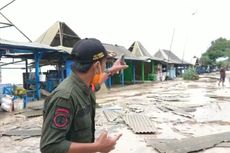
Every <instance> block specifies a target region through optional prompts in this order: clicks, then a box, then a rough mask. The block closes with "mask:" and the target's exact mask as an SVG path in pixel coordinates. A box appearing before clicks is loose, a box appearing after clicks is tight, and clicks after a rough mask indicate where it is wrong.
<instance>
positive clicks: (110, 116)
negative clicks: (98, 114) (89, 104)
mask: <svg viewBox="0 0 230 153" xmlns="http://www.w3.org/2000/svg"><path fill="white" fill-rule="evenodd" d="M103 113H104V115H105V117H106V119H107V120H108V121H109V122H112V121H115V120H116V119H117V118H118V117H119V115H120V113H119V112H117V111H115V110H103Z"/></svg>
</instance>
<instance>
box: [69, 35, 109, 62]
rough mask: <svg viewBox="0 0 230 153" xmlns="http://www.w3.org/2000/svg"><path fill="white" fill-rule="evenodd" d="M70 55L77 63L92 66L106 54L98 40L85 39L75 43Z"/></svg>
mask: <svg viewBox="0 0 230 153" xmlns="http://www.w3.org/2000/svg"><path fill="white" fill-rule="evenodd" d="M71 54H72V55H74V58H75V60H76V62H77V63H81V64H92V63H93V62H96V61H100V60H101V59H103V58H105V57H107V55H108V52H107V51H106V49H105V47H104V46H103V45H102V43H101V42H100V41H99V40H97V39H95V38H86V39H81V40H79V41H77V42H76V43H75V45H74V47H73V49H72V52H71Z"/></svg>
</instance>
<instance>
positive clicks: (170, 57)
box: [154, 49, 185, 64]
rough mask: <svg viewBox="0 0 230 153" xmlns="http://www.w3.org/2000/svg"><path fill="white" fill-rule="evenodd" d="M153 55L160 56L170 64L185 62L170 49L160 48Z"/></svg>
mask: <svg viewBox="0 0 230 153" xmlns="http://www.w3.org/2000/svg"><path fill="white" fill-rule="evenodd" d="M154 56H155V57H157V58H160V59H161V60H163V61H165V62H166V63H171V64H185V62H183V61H182V60H181V59H180V58H179V57H177V56H176V55H175V54H174V53H173V52H172V51H169V50H165V49H160V50H158V52H156V53H155V54H154Z"/></svg>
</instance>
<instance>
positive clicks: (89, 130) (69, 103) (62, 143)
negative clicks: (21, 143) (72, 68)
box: [40, 73, 95, 153]
mask: <svg viewBox="0 0 230 153" xmlns="http://www.w3.org/2000/svg"><path fill="white" fill-rule="evenodd" d="M94 117H95V95H94V93H93V92H92V89H91V88H90V87H88V86H87V85H86V84H85V83H84V82H83V81H82V80H81V79H80V78H79V77H78V76H77V74H75V73H72V74H71V76H70V77H69V78H67V79H65V80H64V81H63V82H62V83H61V84H60V85H59V86H58V87H57V88H56V89H55V90H54V91H53V92H52V94H51V96H49V97H48V98H47V99H46V100H45V104H44V112H43V128H42V136H41V140H40V149H41V152H42V153H67V152H68V150H69V147H70V144H71V142H79V143H90V142H93V141H94V132H95V122H94Z"/></svg>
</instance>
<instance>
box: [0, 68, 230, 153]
mask: <svg viewBox="0 0 230 153" xmlns="http://www.w3.org/2000/svg"><path fill="white" fill-rule="evenodd" d="M229 75H230V73H228V74H227V76H229ZM210 76H211V77H218V74H206V75H203V76H201V77H202V78H201V79H199V80H198V81H183V80H181V79H179V78H178V79H176V80H174V81H166V82H158V83H156V82H149V83H145V84H139V85H130V86H125V87H122V88H119V87H117V88H113V89H111V90H110V91H107V92H105V93H103V94H102V93H100V95H97V102H98V103H99V105H100V106H101V108H98V109H97V115H96V129H97V131H96V135H98V134H99V133H100V131H101V130H108V131H109V133H110V134H111V135H114V134H117V133H122V134H123V136H122V137H121V139H120V140H119V142H118V143H117V145H116V149H115V150H113V151H112V153H141V152H143V153H157V151H156V150H154V148H152V147H147V146H146V142H145V140H146V139H153V138H154V139H181V138H188V137H196V136H204V135H209V134H215V133H220V132H227V131H230V113H229V109H230V85H229V78H227V79H226V83H225V86H224V87H222V86H218V81H217V80H216V79H209V78H206V77H210ZM159 104H161V105H167V106H173V107H176V108H179V109H183V110H184V111H186V112H188V113H189V114H190V115H192V116H193V117H192V118H189V117H186V116H183V115H178V114H175V113H173V111H166V112H164V111H162V110H160V109H159V107H158V106H159ZM108 109H118V110H119V111H121V112H122V113H123V114H122V115H125V114H129V113H138V114H144V115H146V116H148V117H149V118H150V119H151V121H152V122H153V123H154V125H155V126H156V129H157V131H156V133H155V134H134V133H133V131H132V130H131V129H130V128H129V127H128V126H127V125H126V124H125V123H124V121H123V120H122V118H121V117H118V118H117V120H115V121H113V122H109V121H107V119H106V118H105V116H104V114H103V111H104V110H108ZM41 125H42V117H35V118H30V119H28V118H25V116H23V115H12V114H7V115H3V114H2V113H1V114H0V133H3V132H4V131H8V130H12V129H39V128H41ZM39 141H40V138H39V137H31V138H21V137H16V136H12V137H8V136H2V137H0V153H39V152H40V151H39ZM201 152H203V153H216V152H221V153H229V152H230V148H228V147H227V148H217V147H216V148H211V149H207V150H204V151H201Z"/></svg>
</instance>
